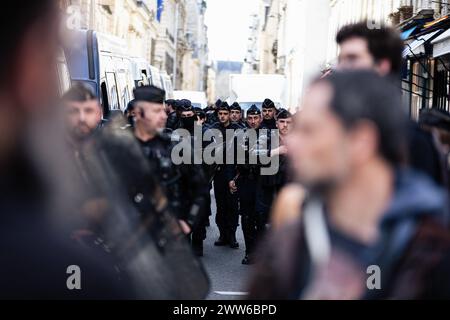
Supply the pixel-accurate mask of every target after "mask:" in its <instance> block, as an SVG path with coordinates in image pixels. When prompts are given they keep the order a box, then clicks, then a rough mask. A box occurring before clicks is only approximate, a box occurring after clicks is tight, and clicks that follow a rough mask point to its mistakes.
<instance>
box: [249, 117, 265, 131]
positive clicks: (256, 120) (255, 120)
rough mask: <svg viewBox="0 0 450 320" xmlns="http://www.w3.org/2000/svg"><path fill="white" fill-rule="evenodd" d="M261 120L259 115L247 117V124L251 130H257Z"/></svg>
mask: <svg viewBox="0 0 450 320" xmlns="http://www.w3.org/2000/svg"><path fill="white" fill-rule="evenodd" d="M261 122H262V118H261V115H248V116H247V123H248V126H249V127H250V128H252V129H258V128H259V127H260V126H261Z"/></svg>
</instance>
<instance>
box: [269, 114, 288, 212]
mask: <svg viewBox="0 0 450 320" xmlns="http://www.w3.org/2000/svg"><path fill="white" fill-rule="evenodd" d="M276 121H277V129H278V132H279V138H280V143H279V145H280V146H279V147H278V148H277V149H274V150H272V152H271V155H272V156H278V157H279V169H278V172H277V173H276V174H275V177H274V189H275V190H274V193H275V196H276V195H277V194H278V192H279V191H280V190H281V188H283V187H284V186H285V185H286V184H287V183H289V182H291V179H290V178H289V172H288V171H289V165H288V158H287V148H286V145H287V141H286V140H287V136H288V134H289V133H290V132H291V129H292V114H291V113H290V112H289V111H288V110H286V109H283V108H282V109H280V110H278V113H277V115H276ZM273 200H274V199H273V198H272V199H271V201H270V202H271V204H272V203H273ZM270 206H271V205H270Z"/></svg>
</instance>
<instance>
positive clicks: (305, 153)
mask: <svg viewBox="0 0 450 320" xmlns="http://www.w3.org/2000/svg"><path fill="white" fill-rule="evenodd" d="M405 123H406V116H405V115H404V114H403V112H402V110H401V97H400V92H399V91H398V89H397V88H396V87H395V86H393V85H392V84H391V83H390V81H389V80H388V79H385V78H381V77H380V76H378V75H376V74H374V73H372V72H368V71H354V72H345V73H341V72H337V73H335V74H333V75H331V76H329V77H327V78H325V79H320V80H317V81H315V82H314V83H313V84H312V85H311V87H310V88H309V90H308V92H307V93H306V95H305V98H304V103H303V109H302V112H301V113H299V114H297V115H296V116H295V123H294V127H293V131H292V133H291V135H290V136H289V139H288V145H289V150H290V157H291V160H292V165H293V167H294V170H295V172H296V173H297V176H298V178H299V179H300V181H301V182H302V183H304V184H305V185H307V186H310V187H322V188H327V187H328V188H329V187H332V186H334V185H338V184H339V183H341V182H342V181H344V180H345V179H348V178H349V176H350V175H351V174H355V172H358V169H359V168H361V167H363V166H367V165H371V164H372V163H374V161H377V162H378V163H383V164H384V165H385V166H388V167H391V168H394V167H397V166H399V165H401V164H402V161H403V160H404V158H405V156H404V150H405V148H404V147H405V143H404V142H405V138H404V137H405V127H406V125H405Z"/></svg>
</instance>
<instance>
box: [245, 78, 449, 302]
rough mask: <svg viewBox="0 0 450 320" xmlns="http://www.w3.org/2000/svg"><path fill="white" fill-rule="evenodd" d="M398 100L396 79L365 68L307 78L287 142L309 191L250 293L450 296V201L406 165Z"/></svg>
mask: <svg viewBox="0 0 450 320" xmlns="http://www.w3.org/2000/svg"><path fill="white" fill-rule="evenodd" d="M400 101H401V95H400V92H399V90H398V89H397V88H396V87H395V86H393V85H392V82H390V81H389V80H387V79H386V78H382V77H380V76H378V75H376V74H374V73H372V72H370V71H353V72H346V73H341V72H337V73H334V74H333V75H330V76H329V77H326V78H325V79H320V80H317V81H315V82H313V84H312V85H311V86H310V88H309V90H308V91H307V94H306V96H305V98H304V104H303V109H302V112H301V116H300V117H297V118H296V124H295V126H294V131H293V133H292V142H293V143H292V145H290V147H291V148H292V149H290V152H291V154H290V156H291V160H292V164H293V167H294V170H295V173H296V176H297V178H298V179H299V181H300V182H301V183H302V184H303V185H304V186H305V187H306V188H307V189H308V195H307V196H306V198H305V201H304V202H303V204H302V210H301V219H298V220H297V222H296V223H292V224H291V225H289V226H285V227H283V228H282V229H281V230H278V231H276V232H275V233H274V234H273V235H272V237H271V240H269V242H268V243H267V246H265V248H264V249H263V250H264V253H262V254H261V257H260V259H261V260H260V264H259V265H258V267H257V270H256V272H255V274H254V277H253V280H252V281H251V286H250V297H251V298H257V299H299V298H301V299H389V298H394V299H420V298H444V297H448V296H449V295H450V286H449V285H450V278H449V273H448V272H447V271H446V270H447V269H448V261H449V260H448V257H449V255H448V254H449V248H450V246H449V245H450V242H449V240H450V239H449V235H448V232H447V231H446V230H445V229H444V227H443V226H442V224H441V222H440V220H441V218H442V216H443V211H444V208H445V207H446V206H447V202H446V199H445V196H444V194H443V191H442V190H441V189H440V188H439V187H438V186H437V185H436V184H435V183H434V182H433V181H432V180H431V179H430V178H429V177H427V176H426V175H424V174H421V173H419V172H416V171H413V170H410V169H407V168H406V167H405V165H404V164H405V159H406V154H405V150H406V148H405V145H406V143H407V140H406V138H407V117H406V114H404V112H403V110H402V108H401V107H400ZM367 270H375V271H371V272H373V277H370V276H371V274H368V273H367V272H368V271H367ZM444 270H445V271H444ZM380 273H381V274H380ZM369 277H370V278H369Z"/></svg>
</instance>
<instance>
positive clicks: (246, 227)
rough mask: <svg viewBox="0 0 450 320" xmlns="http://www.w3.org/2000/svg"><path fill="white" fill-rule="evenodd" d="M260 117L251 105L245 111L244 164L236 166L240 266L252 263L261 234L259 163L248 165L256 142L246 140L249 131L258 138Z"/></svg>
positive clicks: (257, 109) (255, 107) (254, 106)
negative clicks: (241, 236) (242, 242)
mask: <svg viewBox="0 0 450 320" xmlns="http://www.w3.org/2000/svg"><path fill="white" fill-rule="evenodd" d="M261 123H262V116H261V110H260V109H259V108H258V107H257V106H256V105H252V106H251V107H250V108H249V109H248V110H247V127H248V129H247V130H246V133H247V134H248V135H247V138H246V139H245V140H244V141H243V142H244V145H243V146H242V147H243V148H244V149H245V157H246V159H245V164H239V165H237V171H238V178H237V180H236V186H237V190H238V195H239V203H240V214H241V222H242V231H243V233H244V240H245V257H244V259H243V260H242V264H244V265H249V264H252V263H253V253H254V249H255V245H256V241H257V238H258V235H259V234H260V233H261V230H259V227H260V226H261V225H262V224H261V223H259V221H258V216H257V213H256V189H257V186H258V181H259V176H260V165H259V163H255V164H251V163H250V153H252V152H253V151H254V150H255V145H252V144H253V143H256V141H250V140H249V139H248V136H249V134H250V133H251V131H253V133H254V134H255V137H256V138H258V136H259V130H260V128H261Z"/></svg>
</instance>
